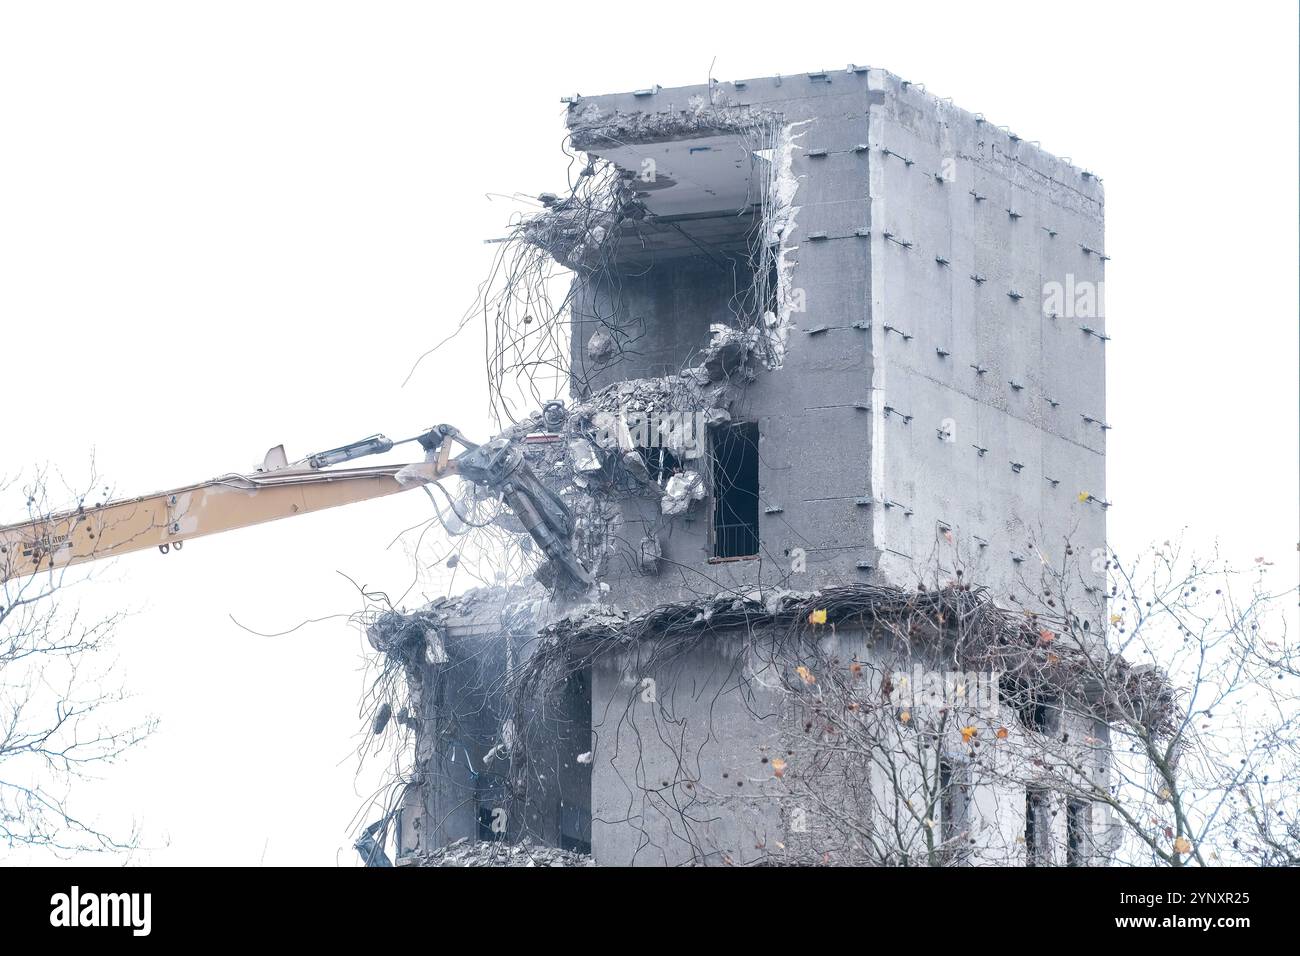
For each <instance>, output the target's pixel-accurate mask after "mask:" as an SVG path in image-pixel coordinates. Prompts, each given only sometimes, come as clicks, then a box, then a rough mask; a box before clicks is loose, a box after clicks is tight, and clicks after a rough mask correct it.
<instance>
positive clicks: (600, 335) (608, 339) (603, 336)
mask: <svg viewBox="0 0 1300 956" xmlns="http://www.w3.org/2000/svg"><path fill="white" fill-rule="evenodd" d="M617 351H618V346H617V345H616V344H615V342H614V337H613V336H612V335H610V334H609V333H608V332H606V331H605V330H604V329H597V330H596V331H595V332H593V333H591V338H589V339H587V358H589V359H591V361H593V362H597V363H600V364H604V363H605V362H608V361H609V360H610V359H612V358H613V357H614V354H615V353H616V352H617Z"/></svg>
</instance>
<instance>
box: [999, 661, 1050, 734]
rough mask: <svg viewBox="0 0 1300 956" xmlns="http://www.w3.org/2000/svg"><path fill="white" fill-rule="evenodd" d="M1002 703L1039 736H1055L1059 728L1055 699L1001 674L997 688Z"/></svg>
mask: <svg viewBox="0 0 1300 956" xmlns="http://www.w3.org/2000/svg"><path fill="white" fill-rule="evenodd" d="M998 692H999V696H1000V697H1001V699H1002V702H1003V703H1004V704H1006V705H1007V706H1008V707H1011V708H1012V709H1013V710H1015V712H1016V715H1017V716H1018V717H1019V718H1020V722H1021V723H1022V724H1024V725H1025V726H1026V727H1028V728H1029V729H1030V730H1035V731H1037V732H1038V733H1040V734H1055V733H1056V731H1057V729H1058V728H1059V726H1060V709H1059V707H1058V706H1057V702H1056V699H1055V698H1054V697H1052V696H1043V694H1042V693H1041V692H1039V691H1035V690H1034V689H1033V688H1031V687H1028V686H1026V685H1025V684H1024V683H1023V682H1021V681H1019V680H1017V679H1016V678H1014V677H1011V676H1010V675H1007V674H1003V675H1002V679H1001V681H1000V682H999V686H998Z"/></svg>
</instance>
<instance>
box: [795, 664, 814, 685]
mask: <svg viewBox="0 0 1300 956" xmlns="http://www.w3.org/2000/svg"><path fill="white" fill-rule="evenodd" d="M795 673H797V674H798V675H799V676H800V677H801V678H803V682H804V683H805V684H815V683H817V678H816V677H813V672H812V671H810V670H809V669H808V668H806V667H804V666H803V665H802V664H800V665H799V666H798V667H796V668H795Z"/></svg>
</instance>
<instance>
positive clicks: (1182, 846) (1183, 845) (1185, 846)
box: [1174, 836, 1192, 853]
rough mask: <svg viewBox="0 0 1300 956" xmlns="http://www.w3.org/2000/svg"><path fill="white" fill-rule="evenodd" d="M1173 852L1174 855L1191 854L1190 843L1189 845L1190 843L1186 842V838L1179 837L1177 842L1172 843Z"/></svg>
mask: <svg viewBox="0 0 1300 956" xmlns="http://www.w3.org/2000/svg"><path fill="white" fill-rule="evenodd" d="M1174 852H1175V853H1191V852H1192V843H1191V841H1190V840H1188V839H1187V837H1181V836H1180V837H1179V838H1178V839H1177V840H1175V841H1174Z"/></svg>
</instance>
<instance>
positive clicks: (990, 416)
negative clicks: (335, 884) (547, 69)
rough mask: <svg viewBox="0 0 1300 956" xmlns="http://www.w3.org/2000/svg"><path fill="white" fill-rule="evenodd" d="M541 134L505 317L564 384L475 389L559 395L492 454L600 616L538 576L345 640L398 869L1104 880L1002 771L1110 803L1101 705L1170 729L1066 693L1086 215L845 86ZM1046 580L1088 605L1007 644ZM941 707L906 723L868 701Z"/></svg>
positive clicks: (515, 369) (1050, 160)
mask: <svg viewBox="0 0 1300 956" xmlns="http://www.w3.org/2000/svg"><path fill="white" fill-rule="evenodd" d="M567 122H568V129H569V143H570V145H571V146H572V148H573V149H574V150H575V151H577V152H578V153H580V154H581V155H582V156H583V157H584V164H583V166H582V174H581V176H580V177H579V179H578V181H577V182H576V183H575V184H574V185H573V188H572V189H571V190H570V191H569V194H568V195H566V196H563V197H561V196H559V195H548V196H544V197H542V202H543V204H544V206H545V209H544V211H542V212H540V213H538V214H537V215H535V216H532V217H529V218H528V219H526V220H524V221H522V222H520V223H519V224H518V225H517V228H516V230H515V232H514V234H513V236H512V241H513V243H514V246H513V247H512V248H513V250H514V251H513V252H512V255H514V256H515V257H516V258H515V259H514V260H512V261H513V263H514V264H515V265H516V266H517V267H518V268H519V270H520V272H523V271H527V270H534V269H536V268H538V266H539V263H540V262H541V258H540V257H544V258H545V259H546V260H547V261H548V262H550V263H554V264H556V265H558V266H560V267H562V268H564V269H566V270H568V271H570V272H571V273H572V283H571V286H570V291H569V295H568V297H567V298H566V300H565V302H564V303H562V306H563V308H562V309H557V310H556V314H554V315H552V316H549V317H539V316H536V315H534V313H535V312H536V311H537V306H536V304H535V302H534V301H533V300H531V299H530V300H529V303H530V304H529V306H528V309H527V312H528V314H526V315H522V314H521V316H520V317H519V318H518V321H519V322H521V323H523V325H528V324H532V323H545V324H546V329H545V333H546V334H545V336H544V338H549V339H551V340H553V341H555V342H558V343H559V346H558V347H557V349H558V350H557V352H556V354H554V355H543V356H540V357H539V356H536V355H534V356H533V357H531V358H529V359H519V360H518V361H517V363H516V364H514V365H512V364H511V362H512V361H515V360H513V359H507V358H506V357H505V356H506V354H507V352H508V350H509V347H512V346H502V347H501V348H500V349H498V350H497V352H496V353H495V357H494V359H493V361H494V362H496V364H495V365H494V366H493V368H492V370H491V371H492V372H493V374H494V375H495V376H497V379H500V378H502V377H504V375H505V374H506V372H507V371H510V372H512V373H514V374H519V373H520V372H521V370H522V371H523V372H525V373H526V371H527V362H528V361H533V362H536V363H537V365H538V366H539V367H546V368H555V367H562V368H563V370H564V374H565V376H566V378H567V381H568V386H569V394H568V398H567V400H566V401H552V402H550V403H547V404H546V405H545V406H544V407H543V408H542V409H541V410H540V411H538V412H536V413H535V414H532V415H527V416H523V417H522V418H521V419H520V420H518V421H515V422H513V423H512V424H510V425H509V426H508V427H507V428H506V429H505V431H504V432H503V436H504V437H505V438H507V439H509V440H510V441H512V442H516V443H518V444H519V445H520V447H522V448H523V449H524V456H525V458H526V459H527V461H528V462H529V464H530V466H531V468H532V471H533V473H535V474H536V475H537V476H538V477H539V478H540V479H541V480H542V481H544V482H546V483H547V485H548V487H549V488H550V489H551V491H553V493H554V494H555V496H556V497H557V499H559V500H561V501H563V502H564V504H565V506H566V507H567V508H568V509H569V511H570V512H571V516H572V530H573V534H572V540H571V541H570V542H569V546H570V547H571V548H572V550H573V553H574V554H575V555H576V557H577V560H578V561H580V562H581V564H582V566H583V567H584V568H585V569H586V570H587V571H588V572H590V575H591V577H592V578H593V579H594V580H595V582H596V584H595V585H594V586H593V587H591V588H589V589H587V590H585V591H581V590H577V589H574V588H571V587H565V586H564V585H565V581H564V580H563V576H562V575H559V574H557V572H556V571H555V570H554V562H545V561H541V560H540V556H538V560H539V563H538V566H537V572H538V573H537V575H536V581H535V582H532V583H530V584H527V585H523V584H521V585H518V586H516V587H514V588H509V589H506V588H491V589H483V590H479V591H475V592H471V593H470V594H469V595H462V596H460V597H458V598H455V599H447V600H444V601H441V602H436V603H435V604H433V605H430V606H429V607H426V608H424V609H421V610H420V611H418V612H415V613H413V614H402V613H397V612H389V613H387V614H385V615H383V616H381V617H379V618H377V619H375V620H373V621H371V622H370V627H369V634H370V638H371V643H372V644H373V645H374V647H375V649H376V650H377V651H378V652H380V653H381V655H382V657H383V660H384V661H385V674H386V675H387V676H386V680H385V682H384V688H385V690H384V693H383V694H382V695H381V696H382V697H383V698H384V700H383V704H382V707H383V708H386V709H384V710H381V711H380V712H379V713H377V714H376V721H377V723H376V728H377V729H376V732H377V733H379V732H383V731H385V730H386V729H387V728H389V727H394V728H397V729H396V730H395V732H399V733H403V734H407V735H409V737H410V739H411V740H412V741H413V743H412V745H411V753H412V757H411V762H410V768H409V771H408V772H407V773H406V775H405V779H404V781H403V786H402V788H401V793H400V797H399V799H397V800H396V801H395V805H394V807H393V810H392V813H391V821H392V825H391V828H386V829H385V833H387V834H391V837H390V847H391V850H392V852H393V855H394V857H395V859H396V860H397V861H398V862H403V861H407V862H410V861H417V860H423V859H431V858H434V857H437V858H439V859H443V858H445V857H446V854H445V853H444V852H443V851H442V850H441V848H443V847H447V846H449V845H453V844H455V845H458V846H462V845H464V844H463V843H458V842H457V841H470V842H473V841H477V840H484V841H498V842H507V843H510V844H512V845H521V843H522V841H526V840H527V841H531V843H532V844H533V845H541V846H546V847H552V848H555V849H556V850H559V851H564V852H569V853H574V854H583V855H590V857H592V858H594V860H595V862H596V863H597V864H611V865H625V864H649V865H679V864H733V865H750V864H764V863H836V864H840V863H850V864H852V863H883V864H907V863H918V862H919V863H1001V864H1007V863H1022V864H1023V863H1039V864H1047V863H1072V864H1081V863H1088V862H1096V861H1098V860H1101V859H1104V858H1105V855H1106V852H1107V849H1106V845H1107V843H1106V841H1107V832H1108V830H1109V826H1108V821H1107V819H1106V814H1105V812H1104V808H1102V807H1093V806H1091V805H1089V804H1088V803H1087V801H1083V800H1080V799H1078V798H1077V797H1075V798H1070V797H1060V796H1059V795H1053V793H1051V792H1049V788H1047V787H1046V785H1040V784H1039V783H1037V782H1036V778H1035V771H1034V769H1033V768H1032V766H1029V763H1030V762H1029V761H1024V759H1023V758H1024V754H1025V753H1026V752H1027V751H1026V747H1028V746H1031V745H1032V741H1033V740H1034V739H1036V738H1037V737H1044V736H1051V737H1053V739H1056V740H1058V741H1059V739H1060V738H1064V739H1065V740H1066V741H1070V740H1073V743H1070V744H1069V746H1070V747H1071V748H1074V749H1071V750H1070V751H1069V753H1068V754H1066V756H1065V757H1064V758H1060V757H1059V756H1058V760H1057V762H1058V763H1059V762H1061V760H1062V759H1063V760H1064V761H1065V762H1066V763H1073V764H1074V765H1075V769H1074V770H1073V771H1072V772H1073V773H1076V774H1077V775H1079V776H1080V777H1081V778H1082V779H1086V780H1087V781H1089V784H1088V785H1089V786H1103V787H1104V786H1105V782H1104V781H1105V779H1106V775H1107V768H1108V760H1109V754H1108V750H1107V745H1106V740H1107V733H1106V721H1107V716H1108V713H1107V712H1108V708H1115V707H1133V706H1141V707H1147V708H1148V709H1149V710H1150V712H1151V720H1152V722H1153V726H1155V725H1156V724H1158V722H1159V720H1161V719H1162V717H1161V714H1162V713H1163V710H1162V709H1161V708H1163V707H1166V706H1167V705H1168V701H1167V700H1166V699H1165V698H1164V697H1162V696H1161V694H1163V691H1159V690H1158V689H1153V688H1152V687H1150V686H1147V685H1146V684H1144V680H1145V678H1144V677H1143V675H1142V674H1141V673H1137V672H1131V670H1130V669H1128V668H1127V665H1125V664H1123V662H1117V661H1109V660H1108V661H1105V663H1104V666H1105V668H1106V673H1107V674H1112V673H1116V672H1118V673H1119V674H1120V677H1121V678H1122V679H1121V680H1120V681H1119V686H1121V687H1123V688H1124V690H1123V691H1122V692H1121V693H1118V694H1115V693H1112V692H1110V691H1107V692H1105V693H1102V692H1090V691H1089V690H1088V689H1087V686H1086V685H1087V681H1086V680H1082V679H1081V675H1085V674H1087V673H1088V672H1089V671H1090V669H1091V668H1092V667H1094V666H1095V665H1096V664H1097V662H1098V660H1099V659H1101V658H1104V657H1105V650H1104V647H1102V646H1100V645H1099V644H1098V643H1097V642H1096V641H1095V640H1094V637H1095V635H1096V634H1098V633H1099V631H1100V628H1098V627H1096V626H1095V624H1096V621H1097V620H1098V615H1099V614H1102V613H1104V610H1099V609H1101V608H1103V604H1102V602H1103V601H1104V594H1103V591H1104V586H1105V585H1104V579H1105V575H1104V563H1100V564H1099V562H1097V561H1096V560H1094V559H1093V557H1092V556H1093V555H1095V554H1098V553H1100V554H1104V553H1105V551H1104V547H1105V520H1106V510H1107V508H1108V507H1109V502H1108V501H1107V499H1106V496H1105V439H1106V434H1105V432H1106V430H1107V429H1108V428H1109V425H1108V424H1106V419H1105V407H1104V398H1105V395H1104V367H1105V363H1104V351H1105V343H1106V341H1107V336H1106V333H1105V326H1104V316H1103V315H1102V314H1101V311H1100V302H1101V295H1100V290H1101V289H1102V287H1103V273H1104V263H1105V259H1106V256H1105V254H1104V252H1103V251H1102V249H1103V242H1102V239H1103V218H1102V211H1103V196H1102V189H1101V185H1100V183H1099V181H1098V180H1097V179H1096V177H1095V176H1093V175H1091V174H1090V173H1087V172H1086V171H1083V170H1080V169H1078V168H1076V167H1074V166H1073V165H1071V164H1070V163H1069V162H1068V161H1065V160H1062V159H1057V158H1055V157H1052V156H1050V155H1049V154H1047V153H1046V152H1044V151H1043V150H1042V149H1040V148H1039V147H1038V146H1036V145H1035V144H1032V143H1029V142H1026V141H1024V140H1022V139H1021V138H1020V137H1018V136H1016V135H1015V134H1014V133H1010V132H1008V131H1006V130H1004V129H1001V128H999V127H996V126H994V125H992V124H991V123H989V122H988V121H986V120H985V119H984V118H983V117H982V116H980V115H978V114H972V113H968V112H966V111H963V110H960V109H958V108H956V107H954V106H952V105H951V104H950V103H949V102H947V101H945V100H941V99H939V98H936V97H935V96H933V95H931V94H929V93H928V92H926V91H925V90H924V89H923V88H921V87H920V86H919V85H917V84H911V83H909V82H907V81H905V80H902V79H900V78H898V77H896V76H894V75H892V74H890V73H888V72H886V71H883V70H879V69H872V68H867V67H856V66H851V67H849V68H848V69H847V70H844V71H840V72H833V73H832V72H815V73H810V74H803V75H796V76H788V77H779V76H778V77H769V78H763V79H754V80H747V81H737V82H734V83H717V82H713V81H711V82H709V83H708V84H705V85H701V86H692V87H684V88H676V89H663V88H660V87H652V88H650V89H646V90H639V91H636V92H632V93H626V94H616V95H611V96H601V97H575V98H573V99H572V100H571V101H570V102H569V105H568V115H567ZM1066 290H1068V294H1067V291H1066ZM511 295H514V291H513V290H512V292H511ZM511 301H513V300H511ZM511 301H507V302H506V305H505V306H504V307H503V306H502V300H498V301H497V303H496V305H497V312H496V314H497V321H498V323H500V322H502V321H503V320H502V319H501V316H502V315H503V314H505V315H507V318H506V319H505V320H504V321H505V322H506V323H509V322H510V321H511V320H510V318H509V314H510V308H509V306H510V304H511ZM1040 303H1041V304H1040ZM522 311H523V310H521V312H522ZM561 312H562V313H563V314H562V315H561V314H559V313H561ZM520 327H521V328H522V327H523V326H520ZM501 338H502V340H508V341H513V339H512V338H511V337H509V336H502V337H501ZM530 347H531V346H530ZM457 514H458V515H459V514H460V513H459V512H458V513H457ZM494 520H495V521H496V523H498V524H500V525H502V526H504V527H506V528H507V529H508V530H511V531H515V532H518V531H520V530H521V529H520V528H518V527H513V526H512V517H511V515H510V514H509V513H508V512H506V513H504V514H501V513H499V514H498V515H497V516H496V518H495V519H494ZM521 541H522V544H523V546H524V547H525V549H526V550H529V552H530V553H531V546H530V545H529V542H528V540H527V536H526V535H525V536H522V537H521ZM1043 567H1062V568H1067V569H1068V577H1069V579H1070V581H1071V582H1072V583H1073V584H1074V585H1077V587H1078V589H1079V591H1080V592H1081V595H1082V598H1081V603H1080V604H1078V605H1077V606H1076V605H1071V606H1070V607H1069V608H1066V607H1057V605H1056V603H1055V601H1050V600H1049V602H1048V604H1049V606H1050V607H1051V608H1055V609H1056V610H1055V611H1053V610H1051V609H1049V608H1043V609H1042V611H1041V612H1040V611H1037V610H1030V606H1031V603H1032V602H1033V601H1034V599H1035V598H1038V597H1040V591H1041V589H1042V582H1041V580H1040V569H1041V568H1043ZM1089 599H1092V600H1091V602H1089ZM1059 600H1061V601H1065V600H1066V599H1065V598H1063V597H1062V598H1060V599H1059ZM1084 604H1088V606H1089V607H1090V608H1091V609H1090V610H1087V611H1085V610H1082V608H1083V606H1084ZM1034 606H1035V607H1036V606H1037V605H1036V604H1035V605H1034ZM1090 622H1092V623H1093V624H1094V626H1093V627H1092V629H1091V630H1089V628H1088V624H1089V623H1090ZM941 673H942V674H956V675H958V676H957V677H956V678H955V679H953V680H952V681H949V682H947V683H945V684H943V686H941V687H938V688H936V689H935V691H936V693H937V695H938V696H937V697H936V699H934V700H930V701H923V702H918V701H917V700H916V699H915V691H916V690H917V688H915V687H904V686H902V685H903V684H905V683H906V682H907V680H908V678H907V677H902V678H900V676H899V675H912V674H916V675H917V677H916V682H917V683H918V684H919V683H921V682H922V681H923V680H924V675H930V674H941ZM982 674H995V675H997V676H996V678H995V681H996V686H995V687H994V692H993V694H992V697H991V699H985V700H980V699H977V696H978V695H976V694H975V692H974V682H977V681H978V679H979V675H982ZM963 675H974V676H973V678H972V681H971V682H968V681H967V677H966V676H963ZM968 683H969V686H968ZM1107 686H1110V685H1107ZM904 691H906V692H907V694H904V693H903V692H904ZM909 694H910V695H912V696H908V695H909ZM1067 701H1069V702H1071V703H1072V705H1071V706H1068V707H1067V706H1065V702H1067ZM1153 701H1157V702H1159V703H1160V706H1159V707H1152V706H1151V705H1152V702H1153ZM394 715H395V716H394ZM381 717H382V726H380V722H381V721H380V718H381ZM909 735H910V736H909ZM920 741H923V743H920ZM1017 742H1020V744H1021V746H1020V747H1019V749H1016V746H1015V745H1016V744H1017ZM1004 744H1005V746H1003V745H1004ZM1000 747H1001V749H1000V750H999V748H1000ZM1013 754H1014V755H1018V756H1013ZM1017 760H1020V761H1022V762H1025V763H1026V766H1024V767H1018V766H1010V765H1009V764H1012V763H1014V762H1015V761H1017ZM1086 789H1087V787H1083V786H1081V787H1079V788H1078V790H1079V792H1084V791H1086ZM439 854H441V856H440V855H439ZM462 855H463V854H462ZM480 858H482V859H491V858H493V857H492V855H491V853H489V854H488V855H487V856H486V857H484V856H482V855H481V854H480V855H474V856H473V859H475V860H478V859H480Z"/></svg>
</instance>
